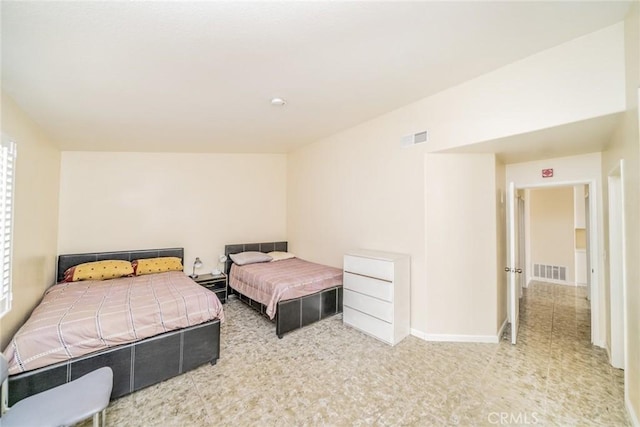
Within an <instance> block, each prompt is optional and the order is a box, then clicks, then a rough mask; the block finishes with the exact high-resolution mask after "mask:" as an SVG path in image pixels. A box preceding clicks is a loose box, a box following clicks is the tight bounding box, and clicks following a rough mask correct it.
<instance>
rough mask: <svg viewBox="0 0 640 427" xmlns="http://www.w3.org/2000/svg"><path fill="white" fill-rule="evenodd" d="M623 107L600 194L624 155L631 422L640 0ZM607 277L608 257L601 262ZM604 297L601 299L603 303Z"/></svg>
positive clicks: (632, 21)
mask: <svg viewBox="0 0 640 427" xmlns="http://www.w3.org/2000/svg"><path fill="white" fill-rule="evenodd" d="M625 56H626V62H625V64H626V73H625V76H626V88H627V90H626V100H627V111H626V112H625V114H624V117H623V120H622V122H621V123H620V125H619V126H618V128H617V129H616V132H615V133H614V135H613V138H612V140H611V144H610V146H609V147H608V149H607V150H605V151H603V153H602V179H603V183H604V185H603V190H604V191H603V192H604V196H603V200H604V202H603V203H604V204H605V206H607V205H608V194H607V190H608V188H607V184H606V183H607V179H608V175H609V173H610V171H611V170H612V169H613V168H614V167H615V166H616V165H618V164H619V162H620V160H624V182H623V186H624V202H625V209H624V218H625V252H626V262H625V270H626V289H625V292H626V322H625V323H626V326H627V334H626V337H625V340H626V344H627V346H626V353H625V359H626V363H627V369H626V370H625V373H624V378H625V390H626V394H625V399H626V404H627V408H628V409H629V413H630V415H631V417H632V420H633V423H634V424H635V425H640V263H638V259H640V222H639V221H638V218H640V200H639V199H640V129H639V124H638V114H639V110H638V102H639V101H638V97H639V94H638V90H639V88H640V5H639V4H638V3H634V4H633V6H632V8H631V11H630V12H629V14H628V15H627V19H626V20H625ZM608 223H609V221H608V217H605V218H604V224H605V227H604V228H605V237H604V243H605V246H606V247H607V251H608V242H609V234H608ZM604 267H605V270H606V277H607V278H608V267H609V266H608V262H607V263H605V266H604ZM608 304H609V301H607V305H608Z"/></svg>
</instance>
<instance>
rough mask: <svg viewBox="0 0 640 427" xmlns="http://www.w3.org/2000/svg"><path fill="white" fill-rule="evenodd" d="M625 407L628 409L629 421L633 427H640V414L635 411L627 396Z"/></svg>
mask: <svg viewBox="0 0 640 427" xmlns="http://www.w3.org/2000/svg"><path fill="white" fill-rule="evenodd" d="M624 403H625V406H626V407H627V414H629V419H630V420H631V425H632V426H634V427H640V421H639V420H638V414H636V411H635V410H634V409H633V405H632V404H631V401H630V400H629V396H626V397H625V399H624Z"/></svg>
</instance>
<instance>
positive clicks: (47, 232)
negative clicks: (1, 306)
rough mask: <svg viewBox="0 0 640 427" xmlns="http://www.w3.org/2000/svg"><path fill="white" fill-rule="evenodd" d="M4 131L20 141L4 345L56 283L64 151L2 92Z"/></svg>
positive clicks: (0, 330) (1, 331)
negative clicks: (11, 291) (48, 289)
mask: <svg viewBox="0 0 640 427" xmlns="http://www.w3.org/2000/svg"><path fill="white" fill-rule="evenodd" d="M2 133H4V134H5V135H7V136H8V137H10V138H12V139H13V140H14V141H16V143H17V150H18V156H17V159H16V181H15V183H16V184H15V215H14V218H15V223H14V230H13V245H14V248H13V272H12V273H13V277H12V280H13V301H12V308H11V311H9V313H7V314H6V315H5V316H4V317H2V319H0V349H4V348H5V346H6V345H7V343H8V342H9V340H10V339H11V337H12V336H13V334H14V333H15V332H16V330H17V329H18V328H19V327H20V326H21V325H22V323H24V321H25V320H26V318H27V317H28V316H29V314H31V311H32V310H33V308H34V307H35V306H36V305H37V304H38V303H39V302H40V299H41V297H42V294H43V293H44V291H45V290H46V289H47V287H48V286H49V285H51V284H52V283H53V282H54V278H55V272H54V270H55V265H56V254H57V251H56V245H57V237H58V191H59V188H58V183H59V176H60V151H59V149H58V148H57V146H56V145H55V144H54V143H52V142H51V141H50V140H49V139H48V138H47V137H46V135H44V134H43V133H42V131H41V130H40V129H39V128H38V125H37V124H36V123H34V122H33V121H32V120H31V119H30V118H29V117H28V116H27V115H26V114H25V113H24V112H23V111H22V110H21V109H20V107H19V106H18V105H17V104H16V103H15V102H14V101H13V99H11V98H10V97H9V96H8V95H6V94H5V93H2Z"/></svg>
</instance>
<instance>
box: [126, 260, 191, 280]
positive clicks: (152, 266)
mask: <svg viewBox="0 0 640 427" xmlns="http://www.w3.org/2000/svg"><path fill="white" fill-rule="evenodd" d="M132 264H133V269H134V271H135V274H136V276H142V275H143V274H154V273H164V272H166V271H182V262H181V260H180V258H178V257H173V256H166V257H160V258H146V259H137V260H135V261H133V263H132Z"/></svg>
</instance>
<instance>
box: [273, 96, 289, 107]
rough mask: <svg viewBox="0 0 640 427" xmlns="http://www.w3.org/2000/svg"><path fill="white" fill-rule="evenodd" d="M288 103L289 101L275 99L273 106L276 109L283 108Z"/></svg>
mask: <svg viewBox="0 0 640 427" xmlns="http://www.w3.org/2000/svg"><path fill="white" fill-rule="evenodd" d="M286 103H287V101H285V100H284V99H282V98H273V99H272V100H271V105H273V106H274V107H282V106H283V105H284V104H286Z"/></svg>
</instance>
